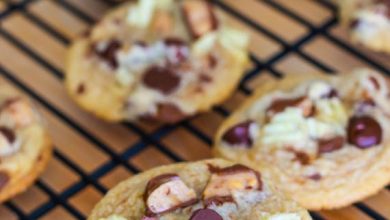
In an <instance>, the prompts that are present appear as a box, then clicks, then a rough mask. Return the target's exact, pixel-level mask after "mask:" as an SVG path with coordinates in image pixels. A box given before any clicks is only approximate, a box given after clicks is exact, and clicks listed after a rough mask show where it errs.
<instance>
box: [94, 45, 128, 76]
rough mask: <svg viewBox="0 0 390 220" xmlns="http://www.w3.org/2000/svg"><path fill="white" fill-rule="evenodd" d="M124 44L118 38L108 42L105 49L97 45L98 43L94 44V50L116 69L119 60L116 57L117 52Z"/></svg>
mask: <svg viewBox="0 0 390 220" xmlns="http://www.w3.org/2000/svg"><path fill="white" fill-rule="evenodd" d="M121 46H122V44H121V42H120V41H118V40H111V41H108V42H107V45H106V47H105V48H104V49H100V48H98V47H97V44H93V45H92V47H93V51H94V52H95V54H96V55H97V56H98V57H99V58H101V59H103V60H104V61H105V62H107V64H108V65H109V66H110V67H111V68H113V69H116V68H117V67H118V61H117V59H116V52H117V51H118V50H119V49H120V48H121Z"/></svg>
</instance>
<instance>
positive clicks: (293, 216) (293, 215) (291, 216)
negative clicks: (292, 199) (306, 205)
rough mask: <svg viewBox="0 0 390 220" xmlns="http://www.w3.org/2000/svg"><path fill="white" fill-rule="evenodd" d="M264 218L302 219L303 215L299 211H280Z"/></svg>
mask: <svg viewBox="0 0 390 220" xmlns="http://www.w3.org/2000/svg"><path fill="white" fill-rule="evenodd" d="M264 220H301V216H300V215H299V214H297V213H280V214H273V215H270V216H267V217H265V218H264Z"/></svg>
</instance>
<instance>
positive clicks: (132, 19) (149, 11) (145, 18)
mask: <svg viewBox="0 0 390 220" xmlns="http://www.w3.org/2000/svg"><path fill="white" fill-rule="evenodd" d="M156 2H158V1H156V0H139V1H138V4H137V5H135V6H134V7H131V8H130V10H129V12H128V15H127V22H128V23H129V24H131V25H134V26H136V27H139V28H146V27H148V26H149V24H150V23H151V21H152V18H153V14H154V12H155V9H156Z"/></svg>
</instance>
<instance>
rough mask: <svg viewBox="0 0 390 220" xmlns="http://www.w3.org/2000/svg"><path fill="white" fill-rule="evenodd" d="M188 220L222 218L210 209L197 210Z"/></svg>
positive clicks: (214, 219) (216, 219)
mask: <svg viewBox="0 0 390 220" xmlns="http://www.w3.org/2000/svg"><path fill="white" fill-rule="evenodd" d="M190 220H223V219H222V217H221V216H220V215H219V214H218V213H217V212H216V211H214V210H212V209H199V210H196V211H195V212H194V214H192V216H191V218H190Z"/></svg>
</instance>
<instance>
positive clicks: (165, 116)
mask: <svg viewBox="0 0 390 220" xmlns="http://www.w3.org/2000/svg"><path fill="white" fill-rule="evenodd" d="M248 44H249V36H248V35H247V34H246V33H245V32H243V31H241V30H238V29H235V28H232V27H231V26H230V25H229V24H228V23H226V21H225V19H224V17H223V16H222V15H221V14H220V13H219V12H218V11H217V10H216V9H215V8H213V6H212V5H210V4H209V3H208V1H204V0H201V1H199V0H182V1H179V0H158V1H157V0H140V1H138V2H132V3H127V4H124V5H122V6H119V7H118V8H116V9H114V10H113V11H111V12H110V13H108V14H107V15H106V16H105V17H104V18H103V19H102V20H101V21H99V22H98V23H97V24H96V25H95V26H94V27H93V28H92V30H91V31H90V33H89V34H87V36H86V37H83V38H81V39H78V40H76V41H75V42H74V43H73V44H72V46H71V47H70V49H69V53H68V59H67V65H66V66H67V71H66V79H65V83H66V88H67V90H68V91H69V94H70V95H71V97H72V98H73V99H74V100H75V101H76V102H77V103H78V104H79V105H80V106H82V107H83V108H84V109H86V110H88V111H90V112H92V113H94V114H95V115H97V116H98V117H100V118H103V119H106V120H108V121H134V120H137V119H153V120H156V121H160V122H165V123H175V122H178V121H180V120H182V119H184V118H187V117H190V116H192V115H195V114H196V113H199V112H204V111H207V110H209V109H210V108H211V107H212V106H214V105H216V104H218V103H221V102H222V101H223V100H225V99H226V98H227V97H228V96H229V95H230V94H231V93H232V91H233V90H234V89H235V87H236V86H237V84H238V82H239V80H240V78H241V77H242V75H243V74H244V70H245V68H246V67H247V65H248V61H249V59H248V52H247V50H248V49H247V48H248Z"/></svg>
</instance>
